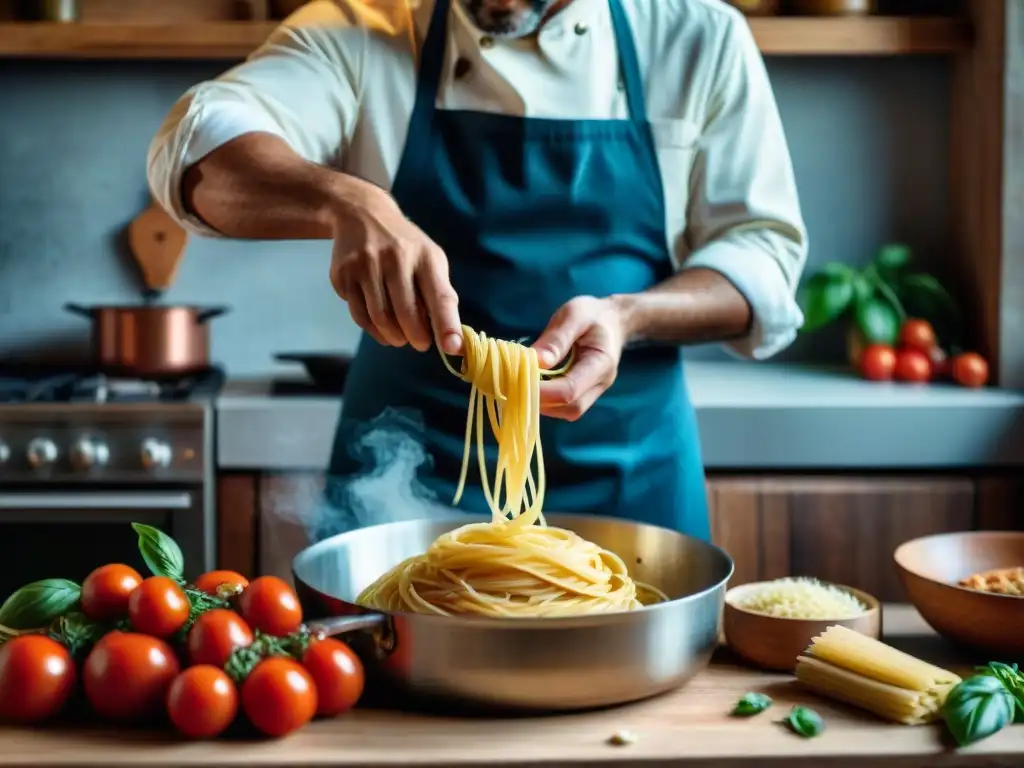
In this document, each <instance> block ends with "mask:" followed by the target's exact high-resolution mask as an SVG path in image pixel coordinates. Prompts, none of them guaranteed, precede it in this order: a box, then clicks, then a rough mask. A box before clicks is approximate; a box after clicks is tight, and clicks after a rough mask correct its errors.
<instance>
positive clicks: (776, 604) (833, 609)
mask: <svg viewBox="0 0 1024 768" xmlns="http://www.w3.org/2000/svg"><path fill="white" fill-rule="evenodd" d="M730 602H731V603H732V604H733V605H735V606H736V607H737V608H744V609H746V610H748V611H753V612H754V613H761V614H764V615H766V616H775V617H777V618H784V619H851V618H853V617H854V616H859V615H860V614H862V613H864V611H865V610H867V606H865V605H864V604H863V603H862V602H861V601H860V600H858V599H857V598H856V597H854V596H853V595H851V594H850V593H849V592H844V591H843V590H841V589H839V588H838V587H834V586H832V585H831V584H825V583H823V582H820V581H818V580H817V579H807V578H790V579H777V580H776V581H771V582H768V583H767V584H763V585H760V586H758V587H756V588H751V589H749V590H745V591H744V592H743V593H741V594H740V595H738V596H736V597H735V598H734V599H732V600H731V601H730Z"/></svg>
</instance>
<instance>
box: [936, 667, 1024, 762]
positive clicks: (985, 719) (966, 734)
mask: <svg viewBox="0 0 1024 768" xmlns="http://www.w3.org/2000/svg"><path fill="white" fill-rule="evenodd" d="M1016 706H1017V703H1016V701H1015V700H1014V697H1013V694H1012V693H1010V691H1009V690H1008V689H1007V687H1006V686H1005V685H1004V684H1003V681H1002V680H1000V679H999V678H998V677H994V676H992V675H990V674H981V675H976V676H974V677H971V678H968V679H967V680H964V681H963V682H962V683H960V684H959V685H957V686H956V687H955V688H954V689H953V690H952V691H950V693H949V696H948V697H947V698H946V703H945V705H944V706H943V715H944V716H945V719H946V727H947V728H948V729H949V732H950V733H951V734H952V735H953V738H954V739H955V740H956V743H957V744H958V745H959V746H961V747H963V746H967V745H968V744H973V743H975V742H977V741H981V740H982V739H987V738H988V737H989V736H991V735H992V734H994V733H997V732H998V731H1001V730H1002V729H1003V728H1004V727H1006V726H1007V725H1009V724H1010V723H1012V722H1013V719H1014V716H1015V714H1016V713H1015V709H1016Z"/></svg>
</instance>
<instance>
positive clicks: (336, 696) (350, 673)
mask: <svg viewBox="0 0 1024 768" xmlns="http://www.w3.org/2000/svg"><path fill="white" fill-rule="evenodd" d="M302 666H304V667H305V668H306V671H307V672H309V675H310V677H312V678H313V682H314V683H316V700H317V707H316V713H317V714H318V715H320V716H321V717H334V716H335V715H340V714H341V713H342V712H347V711H348V710H350V709H352V707H354V706H355V705H356V702H357V701H359V697H360V696H362V694H363V684H364V682H365V675H364V673H363V664H362V662H361V661H359V657H358V656H356V655H355V654H354V653H352V651H351V650H350V649H349V647H348V646H347V645H345V644H344V643H341V642H338V641H337V640H333V639H331V638H328V639H326V640H320V641H318V642H315V643H313V644H312V645H311V646H309V648H308V649H307V650H306V653H305V654H304V655H303V657H302Z"/></svg>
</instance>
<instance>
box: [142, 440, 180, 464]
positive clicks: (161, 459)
mask: <svg viewBox="0 0 1024 768" xmlns="http://www.w3.org/2000/svg"><path fill="white" fill-rule="evenodd" d="M172 455H173V454H172V451H171V446H169V445H168V444H167V443H165V442H164V441H163V440H158V439H156V438H155V437H148V438H146V439H145V440H143V441H142V466H144V467H145V468H146V469H164V468H165V467H169V466H170V465H171V456H172Z"/></svg>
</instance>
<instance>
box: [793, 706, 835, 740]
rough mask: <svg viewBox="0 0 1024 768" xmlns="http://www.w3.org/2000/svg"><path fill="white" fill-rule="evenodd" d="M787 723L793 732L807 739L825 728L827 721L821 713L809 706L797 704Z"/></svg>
mask: <svg viewBox="0 0 1024 768" xmlns="http://www.w3.org/2000/svg"><path fill="white" fill-rule="evenodd" d="M782 722H783V723H785V724H786V725H787V726H788V727H789V729H790V730H791V731H793V733H795V734H797V735H798V736H803V737H804V738H805V739H813V738H814V737H815V736H818V735H820V734H821V733H822V732H823V731H824V730H825V721H824V720H822V719H821V715H819V714H818V713H817V712H815V711H814V710H813V709H811V708H809V707H801V706H800V705H797V706H795V707H793V709H792V710H790V713H789V715H788V716H787V717H786V719H785V720H783V721H782Z"/></svg>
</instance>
